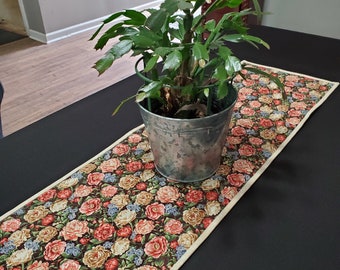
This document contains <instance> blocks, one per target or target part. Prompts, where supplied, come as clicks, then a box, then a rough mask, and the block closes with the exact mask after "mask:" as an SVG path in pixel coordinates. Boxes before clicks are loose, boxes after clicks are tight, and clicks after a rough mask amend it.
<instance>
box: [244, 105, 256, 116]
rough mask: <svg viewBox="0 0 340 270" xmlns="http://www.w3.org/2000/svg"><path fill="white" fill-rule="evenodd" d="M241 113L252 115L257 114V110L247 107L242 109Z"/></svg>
mask: <svg viewBox="0 0 340 270" xmlns="http://www.w3.org/2000/svg"><path fill="white" fill-rule="evenodd" d="M241 113H242V114H244V115H247V116H252V115H254V114H255V111H254V110H253V109H251V108H247V107H245V108H242V109H241Z"/></svg>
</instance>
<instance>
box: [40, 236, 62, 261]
mask: <svg viewBox="0 0 340 270" xmlns="http://www.w3.org/2000/svg"><path fill="white" fill-rule="evenodd" d="M65 248H66V242H64V241H61V240H54V241H53V242H50V243H48V244H47V245H46V247H45V251H44V258H45V260H46V261H54V260H55V259H56V258H58V257H59V256H60V255H61V254H62V253H63V252H64V251H65Z"/></svg>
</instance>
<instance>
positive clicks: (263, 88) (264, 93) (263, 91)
mask: <svg viewBox="0 0 340 270" xmlns="http://www.w3.org/2000/svg"><path fill="white" fill-rule="evenodd" d="M259 93H260V94H262V95H267V94H269V93H270V90H269V89H268V88H266V87H261V88H260V89H259Z"/></svg>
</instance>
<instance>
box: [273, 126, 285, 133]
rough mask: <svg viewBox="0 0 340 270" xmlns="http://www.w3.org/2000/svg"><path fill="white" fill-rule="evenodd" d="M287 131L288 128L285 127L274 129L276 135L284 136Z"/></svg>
mask: <svg viewBox="0 0 340 270" xmlns="http://www.w3.org/2000/svg"><path fill="white" fill-rule="evenodd" d="M287 131H288V128H287V127H285V126H278V127H276V133H278V134H285V133H286V132H287Z"/></svg>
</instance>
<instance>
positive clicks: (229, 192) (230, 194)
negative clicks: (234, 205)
mask: <svg viewBox="0 0 340 270" xmlns="http://www.w3.org/2000/svg"><path fill="white" fill-rule="evenodd" d="M237 192H238V191H237V187H225V188H223V190H222V192H221V194H222V195H223V196H224V197H225V198H227V199H228V200H231V199H232V198H234V197H235V195H236V194H237Z"/></svg>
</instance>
